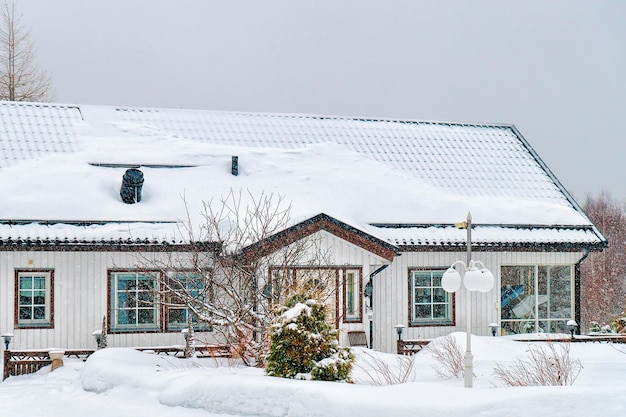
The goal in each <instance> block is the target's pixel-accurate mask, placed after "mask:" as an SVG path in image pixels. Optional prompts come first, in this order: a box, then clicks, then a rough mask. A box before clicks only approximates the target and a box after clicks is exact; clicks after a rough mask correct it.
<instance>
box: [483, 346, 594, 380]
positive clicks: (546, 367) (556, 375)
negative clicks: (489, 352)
mask: <svg viewBox="0 0 626 417" xmlns="http://www.w3.org/2000/svg"><path fill="white" fill-rule="evenodd" d="M569 351H570V343H559V344H556V343H553V342H550V341H546V342H541V344H537V345H531V346H530V348H529V349H528V354H529V358H528V359H527V360H523V359H519V358H517V359H515V361H514V362H513V365H511V366H505V365H502V364H500V363H499V364H497V365H496V368H495V369H494V374H495V376H496V378H498V379H499V380H501V381H502V382H503V383H504V384H505V385H507V386H510V387H524V386H530V385H538V386H545V385H572V384H573V383H574V381H575V380H576V378H578V374H579V373H580V370H581V369H582V364H581V362H580V360H578V359H572V358H571V357H570V355H569Z"/></svg>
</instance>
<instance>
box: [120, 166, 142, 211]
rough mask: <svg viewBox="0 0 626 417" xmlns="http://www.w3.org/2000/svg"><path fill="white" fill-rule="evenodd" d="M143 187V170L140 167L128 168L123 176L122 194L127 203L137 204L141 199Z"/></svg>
mask: <svg viewBox="0 0 626 417" xmlns="http://www.w3.org/2000/svg"><path fill="white" fill-rule="evenodd" d="M142 187H143V172H141V171H140V170H138V169H135V168H131V169H127V170H126V172H125V173H124V176H123V177H122V188H121V189H120V196H121V197H122V201H123V202H124V203H126V204H135V203H139V202H140V201H141V188H142Z"/></svg>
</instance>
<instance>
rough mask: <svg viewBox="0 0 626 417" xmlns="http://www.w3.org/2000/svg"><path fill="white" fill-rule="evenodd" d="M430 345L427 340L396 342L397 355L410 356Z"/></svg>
mask: <svg viewBox="0 0 626 417" xmlns="http://www.w3.org/2000/svg"><path fill="white" fill-rule="evenodd" d="M429 343H430V340H429V339H423V340H398V355H405V356H411V355H414V354H416V353H417V352H419V351H420V350H422V349H423V348H424V346H426V345H427V344H429Z"/></svg>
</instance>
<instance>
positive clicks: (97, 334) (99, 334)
mask: <svg viewBox="0 0 626 417" xmlns="http://www.w3.org/2000/svg"><path fill="white" fill-rule="evenodd" d="M91 335H92V336H93V338H94V339H95V340H96V347H100V341H101V340H102V330H100V329H98V330H94V332H93V333H92V334H91Z"/></svg>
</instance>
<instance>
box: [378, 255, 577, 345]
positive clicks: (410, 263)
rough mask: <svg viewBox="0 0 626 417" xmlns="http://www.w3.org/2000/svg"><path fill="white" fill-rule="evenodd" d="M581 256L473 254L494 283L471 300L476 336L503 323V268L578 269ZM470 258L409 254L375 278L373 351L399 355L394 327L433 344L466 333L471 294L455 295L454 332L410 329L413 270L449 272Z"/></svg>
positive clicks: (405, 336) (409, 337)
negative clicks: (432, 340) (501, 306)
mask: <svg viewBox="0 0 626 417" xmlns="http://www.w3.org/2000/svg"><path fill="white" fill-rule="evenodd" d="M582 256H583V253H582V252H474V254H473V259H474V260H477V261H481V262H483V264H484V265H485V267H486V268H487V269H489V270H490V271H491V272H492V273H493V275H494V278H495V282H494V288H493V290H492V291H490V292H488V293H474V294H473V295H472V297H473V298H472V313H471V314H472V333H473V334H477V335H488V334H490V331H489V328H488V325H489V323H491V322H495V323H499V321H500V309H499V306H500V267H501V266H511V265H574V264H576V263H577V262H578V261H579V260H580V259H581V258H582ZM466 258H467V253H466V252H464V251H463V252H404V253H402V255H401V256H398V257H396V258H395V259H394V261H393V263H392V264H391V266H390V267H389V268H387V269H386V270H384V271H383V272H382V273H381V274H379V275H377V276H376V277H375V278H374V348H375V349H376V350H381V351H384V352H395V351H396V340H397V334H396V331H395V329H394V326H395V325H397V324H403V325H405V326H407V327H406V328H405V329H404V331H403V339H405V340H414V339H431V338H434V337H439V336H442V335H446V334H449V333H451V332H457V331H461V332H465V331H466V328H467V324H466V322H467V320H466V317H467V314H466V306H467V304H466V291H464V290H463V289H461V290H460V291H458V292H457V293H456V294H455V297H456V300H455V317H456V320H455V324H454V325H453V326H420V327H410V326H409V322H408V321H409V314H410V312H409V293H408V288H409V269H411V268H447V267H448V266H450V265H451V264H452V263H453V262H454V261H456V260H461V261H464V262H465V261H466Z"/></svg>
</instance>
